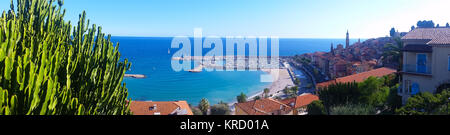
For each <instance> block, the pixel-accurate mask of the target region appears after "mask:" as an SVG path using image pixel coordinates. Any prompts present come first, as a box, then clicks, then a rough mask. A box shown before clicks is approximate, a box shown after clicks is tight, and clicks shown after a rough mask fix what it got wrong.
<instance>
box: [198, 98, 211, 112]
mask: <svg viewBox="0 0 450 135" xmlns="http://www.w3.org/2000/svg"><path fill="white" fill-rule="evenodd" d="M209 107H210V106H209V101H208V99H206V98H203V99H202V100H201V101H200V103H199V104H198V109H200V111H202V113H203V115H208V110H209Z"/></svg>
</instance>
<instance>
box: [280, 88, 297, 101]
mask: <svg viewBox="0 0 450 135" xmlns="http://www.w3.org/2000/svg"><path fill="white" fill-rule="evenodd" d="M298 91H299V89H298V86H294V87H291V88H285V89H284V90H283V92H284V94H285V95H286V96H287V98H293V97H297V96H298Z"/></svg>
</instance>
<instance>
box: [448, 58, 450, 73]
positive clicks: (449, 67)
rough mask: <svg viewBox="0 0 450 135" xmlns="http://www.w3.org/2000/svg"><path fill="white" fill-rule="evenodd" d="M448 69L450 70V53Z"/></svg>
mask: <svg viewBox="0 0 450 135" xmlns="http://www.w3.org/2000/svg"><path fill="white" fill-rule="evenodd" d="M448 71H450V55H449V56H448Z"/></svg>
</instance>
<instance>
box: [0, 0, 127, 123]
mask: <svg viewBox="0 0 450 135" xmlns="http://www.w3.org/2000/svg"><path fill="white" fill-rule="evenodd" d="M62 5H63V1H62V0H58V1H57V3H56V1H55V0H17V3H16V5H14V4H13V1H12V0H11V9H10V10H9V11H3V14H2V16H1V18H0V115H127V114H130V109H129V102H128V101H129V100H128V99H127V97H128V90H127V89H126V87H125V84H123V83H122V80H123V77H124V74H125V71H127V70H128V69H129V68H130V66H131V64H130V63H129V62H128V61H127V60H126V59H125V60H124V61H121V60H120V53H119V51H118V48H119V44H117V45H115V46H114V45H113V43H112V42H111V36H110V35H108V36H107V38H105V34H104V33H102V28H101V27H97V26H96V25H95V24H94V25H92V26H91V27H89V20H88V21H86V13H85V12H83V13H82V14H81V15H80V16H79V22H78V24H77V25H76V26H74V27H72V25H71V22H70V21H65V20H64V15H65V13H66V10H65V9H62Z"/></svg>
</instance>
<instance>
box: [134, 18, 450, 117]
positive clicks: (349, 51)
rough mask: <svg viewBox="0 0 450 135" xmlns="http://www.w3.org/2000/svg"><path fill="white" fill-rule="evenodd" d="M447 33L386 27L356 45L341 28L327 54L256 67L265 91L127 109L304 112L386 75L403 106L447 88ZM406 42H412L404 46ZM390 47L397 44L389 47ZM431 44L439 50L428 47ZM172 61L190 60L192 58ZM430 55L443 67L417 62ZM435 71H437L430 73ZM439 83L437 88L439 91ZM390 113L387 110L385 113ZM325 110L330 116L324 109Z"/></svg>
mask: <svg viewBox="0 0 450 135" xmlns="http://www.w3.org/2000/svg"><path fill="white" fill-rule="evenodd" d="M449 33H450V27H449V26H448V25H447V27H434V28H417V29H412V30H411V31H410V32H402V33H400V32H397V31H395V30H391V36H386V37H380V38H374V39H368V40H365V41H361V40H360V39H359V40H358V41H357V42H356V43H353V44H350V34H349V32H348V31H347V33H346V43H345V45H343V44H337V45H336V46H334V44H333V43H331V44H330V51H329V52H314V53H305V54H299V55H296V56H287V57H280V58H279V61H280V63H279V64H280V68H272V69H271V68H267V69H260V70H261V71H264V72H266V73H267V74H270V75H271V76H272V77H273V78H272V79H273V83H272V84H271V85H270V86H269V87H268V88H266V89H265V90H263V91H261V92H259V93H257V94H254V95H250V96H247V95H245V94H244V93H241V95H239V96H237V101H236V102H234V103H219V104H217V105H214V106H210V104H209V102H208V101H207V99H203V100H202V101H201V102H200V103H199V105H198V106H193V105H192V104H188V103H187V102H186V101H173V102H151V101H150V102H132V103H131V111H133V112H134V114H136V115H194V114H195V115H308V110H309V109H308V106H309V105H310V104H312V103H313V102H317V101H320V100H323V99H321V97H322V96H321V95H320V93H321V92H323V91H325V89H330V88H329V87H337V86H340V85H342V84H344V85H345V84H348V85H353V84H354V85H359V83H362V84H364V83H365V82H366V81H367V80H372V79H374V78H388V79H385V81H391V82H394V83H398V84H399V85H391V86H389V87H390V88H391V89H393V90H391V91H393V92H390V93H394V94H392V95H391V94H390V95H389V97H395V99H399V100H396V101H397V104H400V105H401V104H403V105H404V104H406V102H407V100H408V98H411V97H412V95H415V94H417V93H419V92H425V91H428V92H434V93H435V91H436V90H433V91H429V90H430V89H436V88H437V87H439V85H442V86H447V87H444V88H448V83H449V82H450V74H449V71H450V57H448V56H450V50H448V46H449V45H450V40H448V39H449V38H448V35H446V34H449ZM418 41H420V45H415V44H416V42H418ZM409 42H413V43H412V44H410V43H409ZM393 46H394V47H393ZM395 46H398V47H397V48H395ZM403 46H405V47H403ZM400 47H402V48H400ZM435 47H436V48H439V50H442V51H437V50H434V49H431V48H435ZM392 51H397V52H398V53H397V55H392V53H391V54H390V53H389V52H392ZM433 52H436V53H439V54H433V55H432V54H431V53H433ZM401 53H403V54H401ZM411 53H417V54H422V53H425V54H426V55H425V56H422V55H420V58H419V55H417V56H418V58H417V60H414V61H420V60H421V61H420V62H422V63H420V64H422V65H424V66H423V67H421V66H420V65H415V66H416V67H417V68H416V69H413V70H410V69H409V67H408V66H405V65H403V64H411V65H414V64H415V63H414V62H411V60H409V59H416V55H412V56H410V55H411ZM427 53H428V54H427ZM435 55H438V56H435ZM427 56H428V58H427ZM400 57H403V59H401V60H399V59H400ZM409 57H411V58H409ZM422 57H425V58H422ZM431 57H433V58H431ZM434 57H443V58H447V59H439V58H434ZM176 59H177V60H180V59H190V60H192V59H195V58H176ZM211 59H216V58H211ZM242 59H246V61H249V58H247V57H242ZM422 59H424V60H422ZM430 59H432V60H436V59H438V60H441V62H443V63H447V62H448V63H449V65H448V70H447V69H440V68H439V69H436V68H435V67H436V66H434V67H433V68H431V64H430V63H426V64H423V61H427V60H428V61H429V62H432V63H436V62H437V61H432V60H430ZM248 63H252V62H248ZM255 63H257V62H255ZM429 65H430V66H429ZM207 67H209V68H217V67H220V66H215V65H211V64H209V65H200V66H198V67H196V68H195V69H193V70H192V71H189V72H201V71H202V70H203V68H207ZM222 68H223V67H222ZM227 68H233V69H234V68H244V69H250V68H249V67H236V66H233V65H227ZM422 68H424V69H422ZM430 70H442V71H435V72H433V74H432V73H431V71H430ZM437 72H439V73H441V74H442V75H434V73H437ZM400 76H403V78H404V79H406V78H409V79H408V80H402V79H401V78H402V77H400ZM416 76H419V77H420V76H422V78H417V77H416ZM423 76H425V78H423ZM435 77H437V78H436V79H437V80H435V81H437V82H439V83H435V84H434V85H435V86H429V85H428V84H422V83H424V82H426V81H424V80H429V79H430V78H435ZM412 78H416V81H414V83H411V79H412ZM396 79H397V80H396ZM375 80H376V79H375ZM412 80H414V79H412ZM422 81H423V82H422ZM419 83H420V84H419ZM386 86H388V85H386ZM442 86H441V87H442ZM389 87H388V88H389ZM441 87H439V88H440V89H443V88H441ZM405 89H406V90H405ZM347 100H348V99H347ZM400 100H401V101H400ZM386 102H387V101H386ZM400 102H401V103H400ZM381 109H382V108H381ZM381 111H382V110H380V109H378V113H381ZM394 111H395V110H393V109H391V112H394ZM378 113H377V114H378ZM328 114H330V113H329V111H328Z"/></svg>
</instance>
